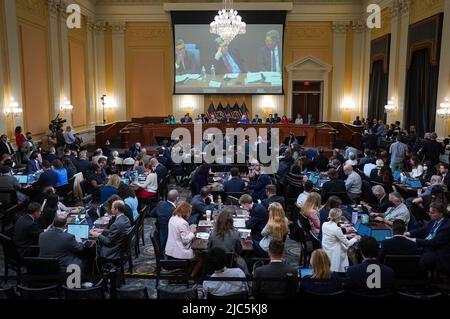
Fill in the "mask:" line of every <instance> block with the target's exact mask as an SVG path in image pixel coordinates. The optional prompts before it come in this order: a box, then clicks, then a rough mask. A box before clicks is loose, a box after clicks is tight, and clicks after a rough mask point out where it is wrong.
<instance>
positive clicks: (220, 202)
mask: <svg viewBox="0 0 450 319" xmlns="http://www.w3.org/2000/svg"><path fill="white" fill-rule="evenodd" d="M217 204H218V206H219V210H221V209H222V207H223V205H222V196H220V195H219V198H218V199H217Z"/></svg>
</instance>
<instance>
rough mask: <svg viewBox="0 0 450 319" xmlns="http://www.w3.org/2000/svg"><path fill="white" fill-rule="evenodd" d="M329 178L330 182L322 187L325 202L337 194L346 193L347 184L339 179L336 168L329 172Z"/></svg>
mask: <svg viewBox="0 0 450 319" xmlns="http://www.w3.org/2000/svg"><path fill="white" fill-rule="evenodd" d="M328 177H329V178H330V180H329V181H328V182H326V183H324V184H323V185H322V191H321V196H322V199H323V200H324V201H326V200H327V199H328V197H330V195H331V194H335V193H346V192H347V189H346V188H345V182H344V181H343V180H342V179H339V176H338V173H337V171H336V170H335V169H334V168H330V169H329V170H328Z"/></svg>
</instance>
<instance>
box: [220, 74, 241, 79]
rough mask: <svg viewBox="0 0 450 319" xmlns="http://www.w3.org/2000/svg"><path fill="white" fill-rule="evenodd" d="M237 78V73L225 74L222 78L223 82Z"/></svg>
mask: <svg viewBox="0 0 450 319" xmlns="http://www.w3.org/2000/svg"><path fill="white" fill-rule="evenodd" d="M238 77H239V73H227V74H225V75H224V76H223V79H224V80H227V79H237V78H238Z"/></svg>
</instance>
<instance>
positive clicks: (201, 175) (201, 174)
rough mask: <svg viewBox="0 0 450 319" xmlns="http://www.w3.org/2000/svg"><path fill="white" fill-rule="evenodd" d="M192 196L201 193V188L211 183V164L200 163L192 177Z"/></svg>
mask: <svg viewBox="0 0 450 319" xmlns="http://www.w3.org/2000/svg"><path fill="white" fill-rule="evenodd" d="M191 183H192V187H191V189H192V196H194V195H197V194H199V193H200V190H201V189H202V188H203V187H205V186H207V185H208V184H209V166H208V164H202V165H200V166H199V167H198V168H197V169H196V171H195V172H194V173H193V178H192V182H191Z"/></svg>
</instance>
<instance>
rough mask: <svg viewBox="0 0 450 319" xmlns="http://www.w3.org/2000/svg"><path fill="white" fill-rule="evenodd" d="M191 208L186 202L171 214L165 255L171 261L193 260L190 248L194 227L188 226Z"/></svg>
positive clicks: (193, 236)
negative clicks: (171, 259)
mask: <svg viewBox="0 0 450 319" xmlns="http://www.w3.org/2000/svg"><path fill="white" fill-rule="evenodd" d="M191 212H192V206H191V205H189V204H188V203H186V202H181V203H180V205H179V206H178V207H177V208H176V209H175V210H174V212H173V213H172V217H171V218H170V220H169V226H168V229H169V232H168V236H167V243H166V249H165V251H166V255H167V256H168V257H169V258H173V259H193V258H194V252H193V250H192V248H191V245H192V241H193V240H194V238H195V232H196V226H195V225H190V226H189V224H188V222H187V220H188V219H189V217H190V216H191Z"/></svg>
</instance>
